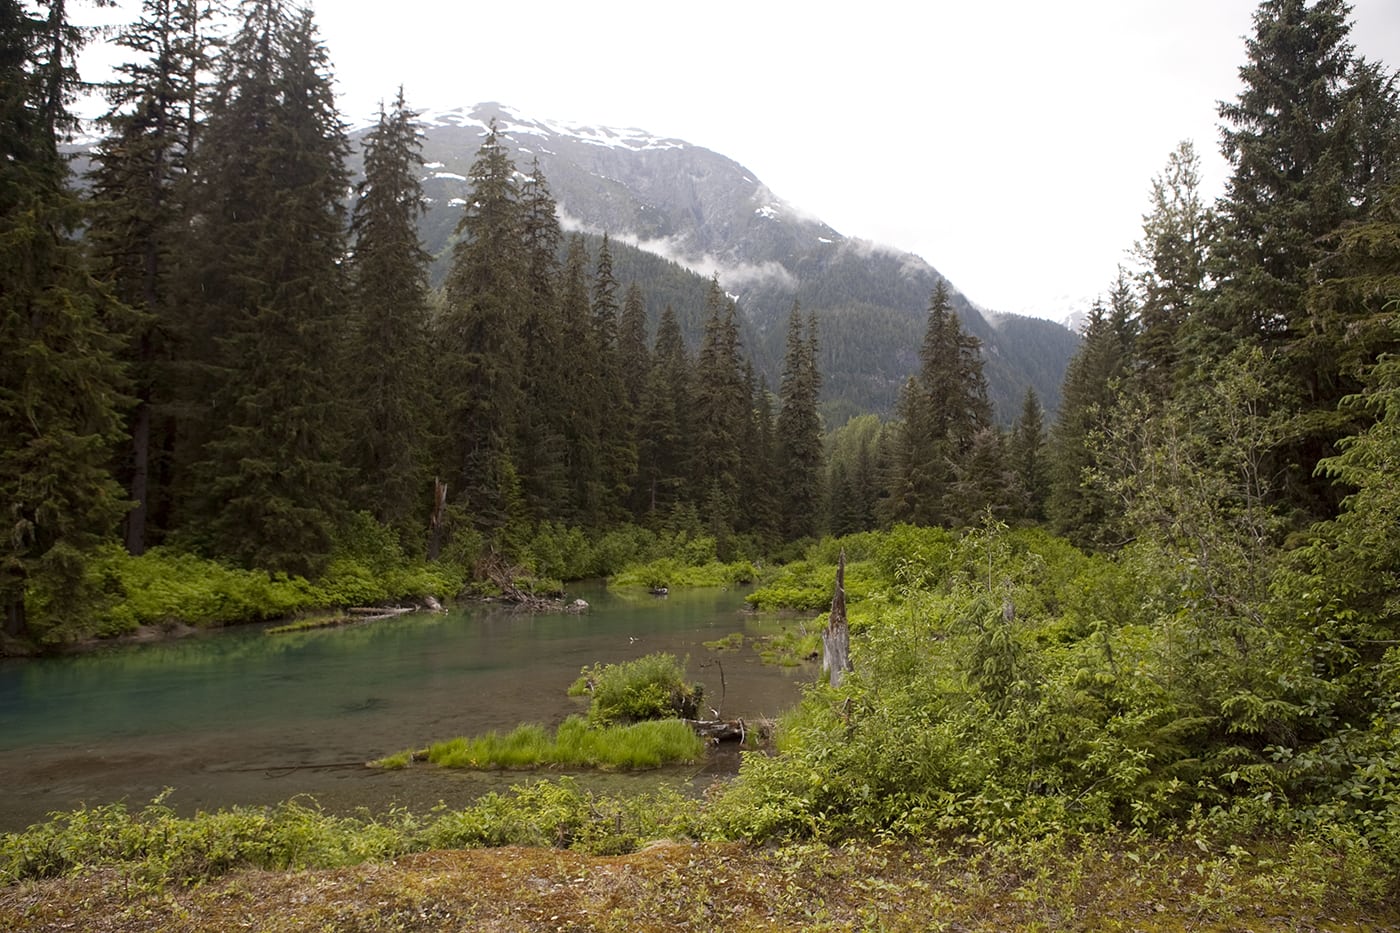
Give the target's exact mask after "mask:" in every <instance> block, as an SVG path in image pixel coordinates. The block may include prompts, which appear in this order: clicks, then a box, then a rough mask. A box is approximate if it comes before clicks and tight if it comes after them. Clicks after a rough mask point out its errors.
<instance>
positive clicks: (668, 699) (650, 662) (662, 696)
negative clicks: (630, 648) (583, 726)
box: [569, 653, 704, 725]
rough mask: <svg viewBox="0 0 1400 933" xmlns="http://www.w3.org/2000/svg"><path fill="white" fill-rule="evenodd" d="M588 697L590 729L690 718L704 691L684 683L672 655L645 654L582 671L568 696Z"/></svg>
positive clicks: (680, 669)
mask: <svg viewBox="0 0 1400 933" xmlns="http://www.w3.org/2000/svg"><path fill="white" fill-rule="evenodd" d="M585 693H591V694H592V696H593V701H592V703H591V704H590V705H589V708H588V721H589V722H590V723H593V724H594V725H607V724H610V723H616V722H639V721H641V720H644V719H664V718H667V717H670V716H683V717H688V718H694V717H695V713H696V710H697V709H699V706H700V699H701V697H702V695H703V693H704V689H703V688H702V687H701V686H700V685H699V684H691V683H687V682H686V679H685V666H684V665H683V664H681V663H680V662H679V661H677V660H676V657H675V655H672V654H664V653H658V654H649V655H646V656H645V657H641V658H638V659H637V660H635V661H628V662H626V663H623V664H608V665H606V666H599V665H597V664H595V665H594V666H593V667H592V668H584V669H583V671H582V672H581V673H580V674H579V678H578V680H576V681H574V684H573V686H571V687H570V688H569V695H570V696H581V695H583V694H585Z"/></svg>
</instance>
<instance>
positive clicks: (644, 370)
mask: <svg viewBox="0 0 1400 933" xmlns="http://www.w3.org/2000/svg"><path fill="white" fill-rule="evenodd" d="M617 346H618V364H619V366H620V367H621V375H622V391H623V396H624V397H625V398H626V399H627V436H628V438H629V439H630V443H631V451H632V456H633V466H632V474H631V476H630V478H629V480H628V486H629V491H628V505H629V511H630V512H631V515H632V517H633V518H634V519H640V518H641V517H642V516H643V515H645V514H646V512H647V511H648V508H649V500H650V496H649V495H648V493H647V490H646V488H645V486H644V484H643V482H642V480H641V456H642V453H641V448H642V418H643V413H644V412H645V410H646V406H647V401H648V400H647V392H648V388H649V384H650V382H651V372H652V362H651V349H650V348H649V347H648V346H647V306H646V298H645V296H644V295H643V294H642V287H641V286H640V285H638V284H637V283H636V282H633V283H631V284H630V285H628V286H627V294H626V297H624V298H623V300H622V316H621V317H620V318H619V320H618V332H617Z"/></svg>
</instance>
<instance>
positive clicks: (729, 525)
mask: <svg viewBox="0 0 1400 933" xmlns="http://www.w3.org/2000/svg"><path fill="white" fill-rule="evenodd" d="M749 398H750V393H749V387H748V384H747V382H746V381H745V379H744V370H743V360H742V358H741V356H740V349H739V324H738V318H737V310H736V308H735V306H734V302H733V300H732V299H730V298H729V296H728V295H726V294H725V293H724V291H723V290H722V289H721V288H720V286H719V280H718V279H712V280H711V282H710V291H709V294H708V296H707V297H706V300H705V331H704V338H703V341H702V343H701V347H700V358H699V360H698V361H697V362H696V368H695V390H694V395H693V402H694V412H695V417H694V422H693V424H694V428H695V444H694V448H693V457H692V461H693V473H692V477H693V479H692V482H693V483H694V489H695V493H696V495H697V496H698V497H699V501H700V503H701V507H702V511H703V514H704V517H705V520H706V522H707V524H708V526H709V528H710V529H711V531H712V533H713V534H714V536H715V540H716V543H717V547H719V549H720V551H721V552H722V553H721V557H722V558H726V557H727V548H728V547H729V546H730V543H731V542H730V538H731V535H732V533H733V531H734V528H735V527H736V524H737V521H738V509H739V483H740V477H741V472H742V467H743V454H742V441H743V437H744V432H745V427H746V425H747V424H748V421H749Z"/></svg>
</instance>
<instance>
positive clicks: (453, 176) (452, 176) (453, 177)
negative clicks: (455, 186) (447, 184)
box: [433, 172, 467, 181]
mask: <svg viewBox="0 0 1400 933" xmlns="http://www.w3.org/2000/svg"><path fill="white" fill-rule="evenodd" d="M433 177H434V178H443V179H446V180H448V181H466V180H467V176H465V175H458V174H457V173H456V172H433Z"/></svg>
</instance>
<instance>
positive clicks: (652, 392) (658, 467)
mask: <svg viewBox="0 0 1400 933" xmlns="http://www.w3.org/2000/svg"><path fill="white" fill-rule="evenodd" d="M652 359H653V363H652V367H651V372H650V375H649V377H648V379H647V391H646V395H645V401H644V403H643V407H642V414H641V417H640V420H639V426H638V434H637V489H638V492H639V493H640V495H641V497H642V500H643V503H644V505H643V511H644V513H645V514H647V515H651V516H658V515H665V514H667V513H669V512H670V511H672V510H673V509H675V508H676V507H677V506H679V505H680V504H681V503H682V502H684V501H687V500H688V498H689V495H688V492H689V489H690V486H689V483H688V478H689V475H690V450H691V437H692V421H691V419H690V414H691V363H690V358H689V356H688V355H687V354H686V349H685V340H684V338H683V337H682V335H681V328H680V322H679V321H678V319H677V318H676V312H675V309H673V308H672V307H671V306H670V305H667V306H666V308H665V310H663V311H662V312H661V320H660V322H659V323H658V324H657V328H656V341H655V344H654V347H653V350H652Z"/></svg>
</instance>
